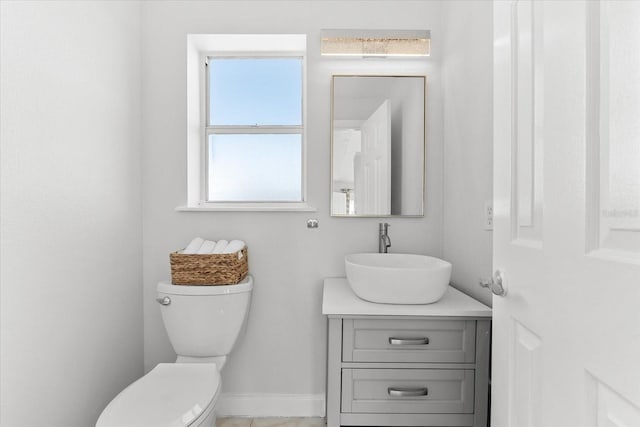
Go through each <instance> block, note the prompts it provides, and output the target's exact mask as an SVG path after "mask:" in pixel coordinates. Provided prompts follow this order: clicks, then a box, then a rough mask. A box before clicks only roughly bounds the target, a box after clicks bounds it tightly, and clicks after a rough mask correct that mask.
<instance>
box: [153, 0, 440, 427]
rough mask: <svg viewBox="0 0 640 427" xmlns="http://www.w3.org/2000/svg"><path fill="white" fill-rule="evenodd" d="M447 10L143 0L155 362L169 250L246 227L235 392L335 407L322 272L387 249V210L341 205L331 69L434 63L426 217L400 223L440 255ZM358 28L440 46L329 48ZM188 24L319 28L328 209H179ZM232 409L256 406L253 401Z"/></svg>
mask: <svg viewBox="0 0 640 427" xmlns="http://www.w3.org/2000/svg"><path fill="white" fill-rule="evenodd" d="M440 8H441V5H440V3H439V2H426V1H425V2H415V1H397V0H396V1H217V2H204V1H180V2H163V1H158V2H144V4H143V14H142V15H143V30H142V32H143V41H142V47H143V52H144V56H143V68H142V72H143V76H144V79H143V106H142V110H143V112H144V120H143V135H144V137H143V171H144V173H143V228H144V230H143V253H144V319H145V369H146V370H149V369H151V368H152V367H153V366H155V364H157V363H158V362H169V361H173V360H175V354H174V352H173V350H172V348H171V345H170V343H169V341H168V338H167V336H166V333H165V330H164V328H163V325H162V320H161V317H160V313H159V309H158V305H157V303H156V302H155V301H154V297H155V287H156V283H157V282H158V281H159V280H162V279H166V278H168V277H169V253H170V252H171V251H174V250H176V249H179V248H181V247H183V246H184V245H185V244H186V243H187V242H188V241H189V240H190V239H191V238H193V237H194V236H203V237H207V238H212V239H219V238H240V239H243V240H245V241H246V242H247V243H248V245H249V253H250V271H251V274H253V276H254V278H255V290H254V295H253V301H252V306H251V312H250V316H249V323H248V328H247V333H246V335H245V337H244V338H243V340H242V341H241V342H240V344H239V345H238V347H237V349H236V351H235V353H234V354H233V355H232V357H231V358H230V360H229V362H228V364H227V366H226V367H225V370H224V372H223V375H222V376H223V392H225V393H227V395H229V393H231V394H233V393H240V394H242V395H243V396H241V397H246V398H248V400H246V401H248V402H253V403H256V402H257V403H260V402H265V401H266V400H265V399H267V398H272V400H269V406H270V407H271V408H272V409H273V410H275V411H277V412H276V413H277V414H278V415H293V414H299V415H323V412H322V408H321V403H322V402H321V399H322V395H323V393H324V389H325V369H326V368H325V366H326V365H325V363H326V362H325V360H326V356H325V353H326V319H325V318H324V317H323V316H322V315H321V303H322V301H321V295H322V280H323V278H325V277H331V276H343V275H344V267H343V257H344V255H345V254H347V253H351V252H357V251H376V250H377V232H378V227H377V223H378V222H379V220H378V219H375V218H374V219H353V218H331V217H330V212H329V210H330V197H331V192H330V184H331V183H330V170H329V168H330V165H329V148H330V122H329V120H330V82H331V75H332V74H333V73H336V74H339V73H343V74H344V73H365V72H370V73H380V74H394V73H400V74H403V73H412V72H422V73H426V74H427V75H428V83H429V89H428V94H429V95H428V105H427V118H428V134H427V168H428V169H427V177H426V180H427V188H426V193H427V194H426V216H425V217H424V218H418V219H415V218H414V219H391V220H388V222H390V223H391V229H390V235H391V240H392V243H393V245H392V247H391V249H392V251H394V252H414V253H422V254H430V255H436V256H442V102H443V101H442V93H441V89H440V87H441V78H440V64H439V62H440V58H441V52H442V43H441V41H442V37H441V31H440V19H441V10H440ZM359 27H360V28H411V29H415V28H426V29H431V30H432V35H433V45H432V47H433V54H432V56H431V57H430V58H429V59H427V60H426V61H425V60H422V61H420V60H419V61H407V60H400V61H392V60H366V61H363V60H355V61H354V60H344V59H343V60H338V59H327V58H321V57H320V55H319V42H320V29H322V28H359ZM188 33H204V34H206V33H306V34H307V35H308V75H307V96H308V99H309V100H310V101H309V105H308V109H307V129H308V132H307V135H308V141H307V148H308V176H309V180H308V188H309V202H310V203H311V204H312V205H314V206H316V207H317V208H318V211H317V212H316V213H255V212H254V213H250V212H242V213H240V212H237V213H233V212H206V213H205V212H176V211H175V210H174V208H175V207H176V206H179V205H184V204H185V202H186V176H187V172H186V133H187V129H186V93H185V89H186V42H187V40H186V35H187V34H188ZM307 218H318V219H319V221H320V227H319V229H316V230H312V229H307V228H306V220H307ZM213 327H215V326H214V325H212V328H213ZM291 395H293V396H291ZM235 397H238V396H235ZM296 398H299V399H296ZM252 399H253V400H252ZM305 399H310V400H305ZM246 401H245V402H246ZM240 402H243V401H242V400H241V401H240ZM254 408H255V407H254ZM222 409H224V408H222ZM233 411H234V412H235V413H236V414H238V413H243V412H244V415H256V414H255V413H254V414H252V413H249V409H247V407H246V406H243V405H241V404H240V405H239V406H236V407H235V408H234V409H233Z"/></svg>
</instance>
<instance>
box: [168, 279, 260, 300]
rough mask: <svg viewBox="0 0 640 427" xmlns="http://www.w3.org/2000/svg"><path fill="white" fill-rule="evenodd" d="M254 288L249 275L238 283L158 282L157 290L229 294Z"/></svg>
mask: <svg viewBox="0 0 640 427" xmlns="http://www.w3.org/2000/svg"><path fill="white" fill-rule="evenodd" d="M252 289H253V278H252V277H251V276H249V275H247V277H245V278H244V279H243V280H242V281H241V282H240V283H238V284H237V285H211V286H207V285H198V286H188V285H174V284H172V283H171V282H160V283H158V287H157V291H158V292H162V293H165V294H171V295H227V294H239V293H242V292H250V291H251V290H252Z"/></svg>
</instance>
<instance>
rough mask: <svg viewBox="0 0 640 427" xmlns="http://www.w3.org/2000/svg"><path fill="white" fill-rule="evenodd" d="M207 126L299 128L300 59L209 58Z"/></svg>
mask: <svg viewBox="0 0 640 427" xmlns="http://www.w3.org/2000/svg"><path fill="white" fill-rule="evenodd" d="M209 124H210V125H214V126H216V125H227V126H230V125H235V126H254V125H261V126H264V125H289V126H291V125H293V126H296V125H298V126H299V125H302V59H301V58H210V59H209Z"/></svg>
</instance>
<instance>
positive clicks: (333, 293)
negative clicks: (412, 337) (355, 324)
mask: <svg viewBox="0 0 640 427" xmlns="http://www.w3.org/2000/svg"><path fill="white" fill-rule="evenodd" d="M322 314H324V315H327V316H451V317H491V308H490V307H487V306H486V305H484V304H482V303H481V302H479V301H477V300H475V299H473V298H471V297H470V296H468V295H465V294H463V293H462V292H460V291H459V290H457V289H455V288H452V287H451V286H449V289H447V292H446V293H445V294H444V296H443V297H442V299H441V300H440V301H437V302H434V303H433V304H416V305H404V304H376V303H372V302H368V301H365V300H362V299H360V298H358V296H357V295H356V294H354V293H353V291H352V290H351V287H349V283H347V279H345V278H344V277H340V278H330V279H324V292H323V297H322Z"/></svg>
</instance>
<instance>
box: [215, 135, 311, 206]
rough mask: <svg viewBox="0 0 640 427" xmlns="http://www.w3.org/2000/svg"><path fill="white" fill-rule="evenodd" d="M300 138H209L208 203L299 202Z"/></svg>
mask: <svg viewBox="0 0 640 427" xmlns="http://www.w3.org/2000/svg"><path fill="white" fill-rule="evenodd" d="M301 176H302V136H301V135H299V134H248V135H247V134H218V135H210V136H209V200H211V201H243V202H245V201H279V202H282V201H300V200H302V181H301Z"/></svg>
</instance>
